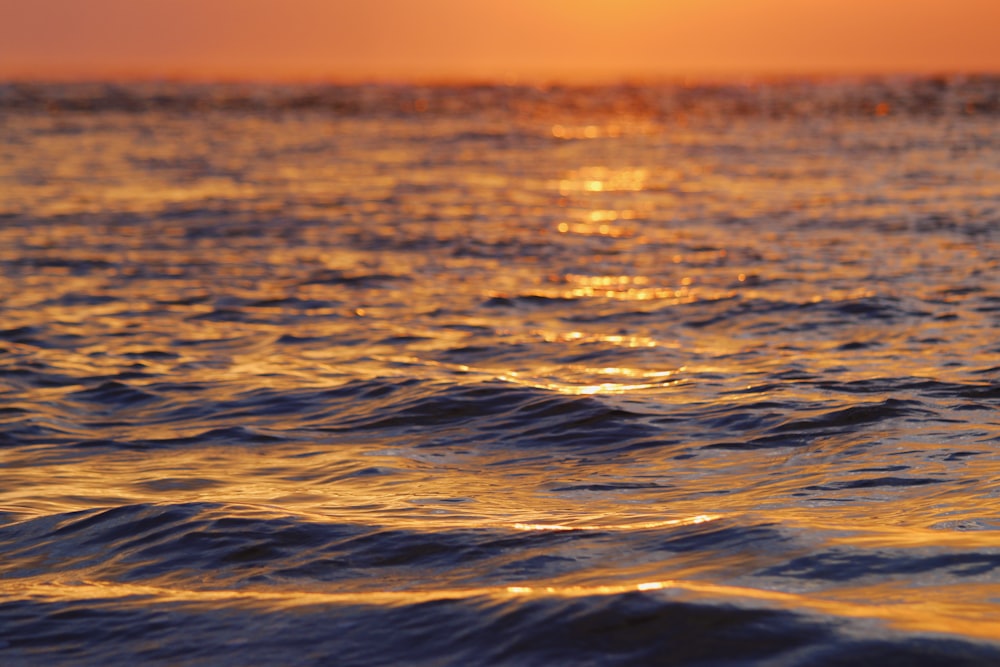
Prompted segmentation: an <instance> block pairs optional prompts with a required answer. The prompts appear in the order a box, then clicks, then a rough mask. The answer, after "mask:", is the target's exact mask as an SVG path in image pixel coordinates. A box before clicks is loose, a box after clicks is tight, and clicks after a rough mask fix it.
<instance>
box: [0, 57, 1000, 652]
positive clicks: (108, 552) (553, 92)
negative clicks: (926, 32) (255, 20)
mask: <svg viewBox="0 0 1000 667" xmlns="http://www.w3.org/2000/svg"><path fill="white" fill-rule="evenodd" d="M0 664H3V665H5V666H20V665H29V666H30V665H46V666H48V665H101V666H107V665H126V664H127V665H134V664H148V665H205V666H209V665H212V666H215V665H234V666H235V665H358V666H361V665H365V666H367V665H401V664H407V665H435V666H438V665H456V666H458V665H462V666H465V665H517V666H522V665H564V664H565V665H677V666H688V665H698V666H704V667H709V666H711V667H743V666H751V665H752V666H757V665H760V666H768V667H793V666H803V667H806V666H809V667H814V666H820V667H824V666H836V665H845V666H846V665H879V666H880V667H892V666H911V665H915V666H918V667H919V666H929V665H934V666H938V665H940V666H942V667H945V666H947V667H954V666H965V665H977V666H979V665H982V666H993V667H995V666H996V665H1000V77H990V76H978V77H957V76H955V77H941V78H912V77H911V78H907V77H895V78H884V79H831V80H817V81H807V80H797V81H774V82H757V83H752V82H737V83H733V82H729V83H716V84H709V83H704V84H691V83H687V84H685V83H682V82H681V83H664V84H662V85H624V84H623V85H609V86H592V87H584V86H577V87H573V86H558V85H549V86H527V85H523V86H519V85H511V86H506V85H491V84H483V85H469V86H458V85H438V86H417V85H390V84H380V85H374V84H373V85H350V86H333V85H328V86H319V85H312V86H306V85H298V86H292V85H285V86H279V85H249V84H226V85H222V84H219V85H207V84H205V85H195V84H177V83H147V84H130V85H113V84H86V85H84V84H76V85H57V84H41V83H39V84H32V83H17V84H4V85H0Z"/></svg>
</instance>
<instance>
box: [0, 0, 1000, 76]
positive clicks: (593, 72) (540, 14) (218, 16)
mask: <svg viewBox="0 0 1000 667" xmlns="http://www.w3.org/2000/svg"><path fill="white" fill-rule="evenodd" d="M998 26H1000V0H0V78H3V79H10V78H46V79H109V78H110V79H121V78H129V79H133V78H140V79H142V78H151V79H161V78H198V79H249V80H253V79H263V80H274V79H316V80H380V79H381V80H399V79H459V80H470V79H472V80H481V79H492V80H518V81H524V80H535V79H545V80H558V79H567V80H581V79H582V80H586V79H595V80H596V79H600V80H607V79H636V78H670V77H677V76H685V77H687V76H699V75H709V76H725V75H737V76H743V75H748V74H750V75H753V74H759V75H780V74H829V73H888V72H914V73H926V72H932V73H950V72H994V73H995V72H1000V39H998V37H997V35H998V34H1000V33H998V30H1000V28H998Z"/></svg>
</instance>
